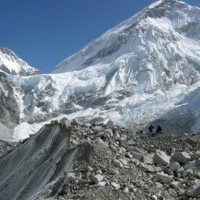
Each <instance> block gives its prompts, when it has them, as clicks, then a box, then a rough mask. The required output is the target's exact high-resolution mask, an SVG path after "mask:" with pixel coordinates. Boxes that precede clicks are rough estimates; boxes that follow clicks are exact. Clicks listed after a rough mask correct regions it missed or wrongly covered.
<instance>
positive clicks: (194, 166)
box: [184, 160, 200, 173]
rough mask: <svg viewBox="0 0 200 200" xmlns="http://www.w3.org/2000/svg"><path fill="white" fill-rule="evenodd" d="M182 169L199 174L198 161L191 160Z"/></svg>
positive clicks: (199, 161) (199, 162) (199, 164)
mask: <svg viewBox="0 0 200 200" xmlns="http://www.w3.org/2000/svg"><path fill="white" fill-rule="evenodd" d="M184 168H185V169H186V170H187V169H192V171H193V172H195V173H199V172H200V160H193V161H190V162H188V163H187V164H185V165H184Z"/></svg>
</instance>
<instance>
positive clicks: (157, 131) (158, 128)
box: [156, 125, 162, 134]
mask: <svg viewBox="0 0 200 200" xmlns="http://www.w3.org/2000/svg"><path fill="white" fill-rule="evenodd" d="M161 132H162V128H161V126H159V125H158V126H157V129H156V134H158V133H161Z"/></svg>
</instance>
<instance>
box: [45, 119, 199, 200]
mask: <svg viewBox="0 0 200 200" xmlns="http://www.w3.org/2000/svg"><path fill="white" fill-rule="evenodd" d="M65 124H66V121H65ZM70 126H71V138H70V145H71V148H76V146H78V145H80V144H88V145H90V146H93V147H94V148H93V149H94V152H93V153H92V156H91V159H90V161H87V162H85V161H82V162H81V164H80V163H79V164H77V165H75V166H74V168H73V170H70V171H67V172H66V176H65V178H64V179H62V180H61V181H60V183H59V184H58V186H57V187H56V188H54V190H55V192H54V197H51V198H47V199H48V200H50V199H51V200H64V199H87V200H94V199H99V200H100V199H101V200H104V199H105V200H109V199H110V200H113V199H121V200H126V199H127V200H130V199H138V200H142V199H147V200H148V199H153V200H157V199H163V200H164V199H166V200H173V199H183V200H184V199H193V200H195V199H196V200H197V199H200V136H185V135H184V136H175V135H170V134H166V133H162V134H159V135H157V136H155V137H149V136H147V135H136V134H134V133H133V132H130V131H128V130H126V129H124V128H120V127H118V126H115V125H113V124H112V122H108V124H107V125H103V124H98V125H97V124H96V125H95V124H93V125H91V124H81V123H80V122H78V121H76V120H74V121H73V122H72V123H71V125H70ZM45 200H46V199H45Z"/></svg>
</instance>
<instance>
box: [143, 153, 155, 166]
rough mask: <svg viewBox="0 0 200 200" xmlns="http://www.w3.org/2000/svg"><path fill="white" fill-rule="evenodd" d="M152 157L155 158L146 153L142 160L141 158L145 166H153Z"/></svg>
mask: <svg viewBox="0 0 200 200" xmlns="http://www.w3.org/2000/svg"><path fill="white" fill-rule="evenodd" d="M154 156H155V153H148V154H146V155H145V156H144V158H143V162H144V163H145V164H151V165H152V164H153V163H154V162H153V158H154Z"/></svg>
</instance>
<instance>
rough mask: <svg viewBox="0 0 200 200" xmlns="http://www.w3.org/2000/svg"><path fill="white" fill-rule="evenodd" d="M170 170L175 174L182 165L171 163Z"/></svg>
mask: <svg viewBox="0 0 200 200" xmlns="http://www.w3.org/2000/svg"><path fill="white" fill-rule="evenodd" d="M169 168H170V169H171V170H172V171H173V172H175V171H177V170H179V169H180V168H181V166H180V164H179V163H178V162H171V163H170V165H169Z"/></svg>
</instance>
